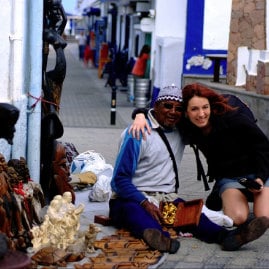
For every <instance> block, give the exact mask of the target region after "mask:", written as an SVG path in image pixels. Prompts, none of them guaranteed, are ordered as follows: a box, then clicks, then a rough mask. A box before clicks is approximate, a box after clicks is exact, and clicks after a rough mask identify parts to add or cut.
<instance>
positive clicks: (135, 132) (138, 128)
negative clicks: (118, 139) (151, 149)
mask: <svg viewBox="0 0 269 269" xmlns="http://www.w3.org/2000/svg"><path fill="white" fill-rule="evenodd" d="M145 128H146V130H145ZM146 131H147V133H148V134H150V133H151V128H150V126H149V124H148V122H147V120H146V118H145V115H144V114H143V113H139V114H136V116H135V119H134V121H133V123H132V125H131V126H130V128H129V131H128V133H129V134H130V133H132V136H133V137H134V138H136V139H139V138H140V132H141V133H142V137H143V139H144V140H146Z"/></svg>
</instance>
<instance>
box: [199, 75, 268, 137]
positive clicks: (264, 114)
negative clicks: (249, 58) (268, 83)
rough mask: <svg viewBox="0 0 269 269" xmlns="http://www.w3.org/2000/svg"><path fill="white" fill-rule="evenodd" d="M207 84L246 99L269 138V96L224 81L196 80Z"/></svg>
mask: <svg viewBox="0 0 269 269" xmlns="http://www.w3.org/2000/svg"><path fill="white" fill-rule="evenodd" d="M196 82H200V83H202V84H204V85H207V86H208V87H210V88H211V89H214V90H216V91H217V92H219V93H228V94H234V95H236V96H238V97H239V98H240V99H241V100H242V101H244V102H245V103H246V104H247V105H248V106H249V107H250V109H251V110H252V111H253V113H254V115H255V117H256V118H257V119H258V122H257V123H258V125H259V127H260V128H261V129H262V130H263V131H264V133H265V134H266V135H267V137H268V138H269V96H268V95H267V96H266V95H261V94H258V93H254V92H250V91H246V89H245V88H241V87H240V88H239V87H233V86H229V85H227V84H222V83H212V82H207V81H204V80H203V81H196Z"/></svg>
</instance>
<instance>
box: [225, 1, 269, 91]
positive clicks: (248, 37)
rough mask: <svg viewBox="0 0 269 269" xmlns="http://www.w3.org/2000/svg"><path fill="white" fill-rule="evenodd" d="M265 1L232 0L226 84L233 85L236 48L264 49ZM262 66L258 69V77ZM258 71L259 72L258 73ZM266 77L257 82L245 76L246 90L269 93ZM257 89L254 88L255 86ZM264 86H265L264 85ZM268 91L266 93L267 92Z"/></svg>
mask: <svg viewBox="0 0 269 269" xmlns="http://www.w3.org/2000/svg"><path fill="white" fill-rule="evenodd" d="M265 17H266V1H265V0H233V2H232V13H231V22H230V37H229V46H228V57H227V84H228V85H235V82H236V77H237V74H236V72H237V50H238V47H241V46H246V47H247V48H248V49H257V50H265V49H266V24H265ZM262 70H263V68H262V67H261V69H260V70H258V75H257V76H258V77H259V79H260V78H261V76H262V72H263V71H262ZM259 73H260V74H259ZM268 79H269V77H268V78H265V77H262V80H263V83H261V84H257V82H256V81H257V78H256V77H247V83H246V90H249V91H256V92H257V91H258V92H259V93H261V94H269V92H268V90H267V89H266V90H264V91H263V90H262V89H263V88H267V87H268V86H269V84H267V80H268ZM257 86H258V89H257V90H256V87H257ZM265 86H266V87H265ZM267 92H268V93H267Z"/></svg>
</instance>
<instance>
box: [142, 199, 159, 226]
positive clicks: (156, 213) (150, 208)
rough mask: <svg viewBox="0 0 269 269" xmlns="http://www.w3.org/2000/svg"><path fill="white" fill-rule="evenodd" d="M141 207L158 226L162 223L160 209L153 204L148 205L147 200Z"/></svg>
mask: <svg viewBox="0 0 269 269" xmlns="http://www.w3.org/2000/svg"><path fill="white" fill-rule="evenodd" d="M141 206H142V207H143V208H144V209H145V210H146V211H147V212H148V213H149V214H150V215H151V216H152V217H153V218H154V219H155V220H157V221H158V223H159V224H162V223H163V217H162V213H161V211H160V209H159V208H158V207H157V206H156V205H154V204H153V203H150V202H149V201H148V200H145V201H143V203H142V204H141Z"/></svg>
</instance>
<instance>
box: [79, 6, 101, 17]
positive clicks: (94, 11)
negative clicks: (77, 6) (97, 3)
mask: <svg viewBox="0 0 269 269" xmlns="http://www.w3.org/2000/svg"><path fill="white" fill-rule="evenodd" d="M100 14H101V10H100V8H95V7H88V8H84V9H83V12H82V15H83V16H92V15H94V16H100Z"/></svg>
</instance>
